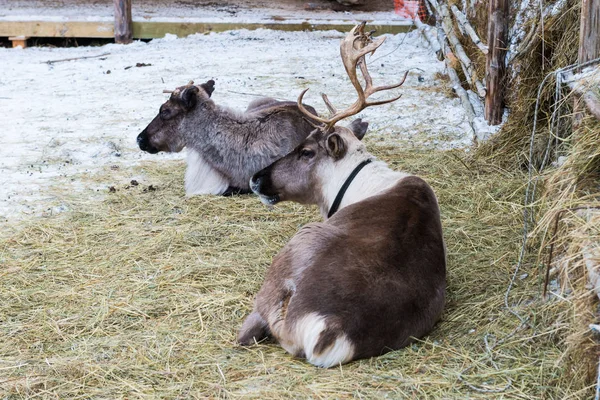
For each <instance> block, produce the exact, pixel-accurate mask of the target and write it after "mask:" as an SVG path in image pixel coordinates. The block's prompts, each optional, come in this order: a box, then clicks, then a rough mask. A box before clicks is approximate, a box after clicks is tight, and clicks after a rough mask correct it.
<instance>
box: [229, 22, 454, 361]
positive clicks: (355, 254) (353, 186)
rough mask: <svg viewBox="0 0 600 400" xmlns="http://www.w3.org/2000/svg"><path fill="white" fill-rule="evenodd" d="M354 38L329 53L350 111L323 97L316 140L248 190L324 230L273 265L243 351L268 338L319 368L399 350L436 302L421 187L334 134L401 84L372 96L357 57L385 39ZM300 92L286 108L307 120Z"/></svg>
mask: <svg viewBox="0 0 600 400" xmlns="http://www.w3.org/2000/svg"><path fill="white" fill-rule="evenodd" d="M364 28H365V24H364V23H363V24H361V25H357V26H356V27H354V28H353V29H352V31H351V32H350V33H348V35H347V36H346V37H345V38H344V39H343V40H342V43H341V51H340V52H341V56H342V60H343V63H344V67H345V69H346V72H347V74H348V76H349V78H350V81H351V82H352V84H353V86H354V88H355V89H356V91H357V93H358V100H356V102H355V103H354V104H353V105H352V106H351V107H350V108H348V109H347V110H343V111H336V110H335V108H334V107H333V105H332V104H331V103H330V102H329V100H328V99H327V97H326V96H324V97H323V98H324V100H325V103H326V105H327V107H328V108H329V110H330V111H331V112H332V114H333V115H332V116H331V117H330V118H328V119H326V118H321V117H319V118H318V121H319V122H321V124H322V125H321V126H320V127H319V128H318V129H317V130H315V131H313V132H312V133H311V135H310V136H309V137H308V138H307V139H306V140H305V141H304V142H302V143H301V144H300V146H298V147H297V148H296V149H295V150H294V151H293V152H292V153H290V154H289V155H287V156H286V157H284V158H282V159H280V160H278V161H276V162H274V163H273V164H271V165H270V166H268V167H267V168H265V169H263V170H261V171H259V172H258V173H256V174H255V175H254V176H253V178H252V180H251V184H250V185H251V188H252V190H254V192H255V193H257V194H258V195H259V196H260V198H261V199H262V201H263V202H264V203H266V204H269V205H272V204H275V203H277V202H280V201H285V200H289V201H296V202H300V203H308V204H317V205H319V207H320V209H321V213H322V214H323V217H324V218H325V221H324V222H322V223H311V224H308V225H306V226H304V227H303V228H302V229H300V231H299V232H298V233H297V234H296V235H295V236H294V237H293V238H292V239H291V240H290V242H289V243H288V244H287V245H286V246H285V247H284V248H283V249H282V250H281V251H280V252H279V254H278V255H277V256H276V257H275V259H274V260H273V263H272V265H271V267H270V268H269V270H268V271H267V275H266V278H265V281H264V283H263V286H262V288H261V289H260V291H259V293H258V295H257V297H256V300H255V304H254V309H253V311H252V313H251V314H250V315H249V316H248V317H247V318H246V320H245V321H244V324H243V325H242V328H241V330H240V332H239V335H238V341H239V343H240V344H242V345H251V344H253V343H255V342H257V341H260V340H263V339H265V338H267V337H269V336H273V337H274V338H275V339H277V341H279V343H280V344H281V345H282V346H283V348H284V349H286V350H287V351H288V352H290V353H291V354H293V355H294V356H297V357H305V358H306V359H307V360H308V361H309V362H310V363H312V364H314V365H317V366H320V367H331V366H335V365H338V364H341V363H346V362H349V361H351V360H355V359H360V358H366V357H372V356H378V355H380V354H383V353H385V352H388V351H390V350H394V349H399V348H401V347H404V346H406V345H408V344H409V343H411V342H412V341H413V340H414V338H419V337H421V336H423V335H425V334H427V333H428V332H429V331H430V330H431V329H432V328H433V326H434V324H435V323H436V322H437V321H438V319H439V318H440V315H441V313H442V310H443V307H444V301H445V291H446V254H445V247H444V240H443V236H442V226H441V221H440V212H439V207H438V203H437V200H436V197H435V194H434V193H433V190H432V189H431V187H430V186H429V185H428V184H427V183H426V182H425V181H423V180H422V179H421V178H418V177H416V176H412V175H409V174H407V173H404V172H397V171H393V170H391V169H389V168H388V167H387V165H386V164H385V163H383V162H382V161H378V160H376V159H375V157H374V156H372V155H371V154H369V153H368V152H367V150H366V148H365V146H364V145H363V144H362V142H361V141H360V139H361V138H360V137H357V136H356V135H354V134H353V133H352V132H351V131H350V130H349V129H347V128H344V127H339V126H335V124H336V123H337V122H338V121H340V120H342V119H343V118H346V117H349V116H352V115H355V114H357V113H358V112H360V111H361V110H363V109H364V108H366V107H369V106H373V105H378V104H384V103H388V102H391V101H394V100H396V99H397V97H396V98H394V99H391V100H383V101H372V102H369V101H367V99H368V98H369V96H371V95H372V94H373V93H376V92H379V91H383V90H388V89H392V88H395V87H399V86H400V85H402V83H403V82H404V79H403V80H402V82H400V83H399V84H397V85H392V86H382V87H373V84H372V80H371V77H370V75H369V72H368V70H367V65H366V63H365V60H364V56H365V55H366V54H368V53H372V52H374V51H375V50H376V49H377V48H378V47H379V46H381V44H382V43H383V41H384V39H385V38H384V37H382V38H379V39H377V40H375V41H373V39H372V38H371V34H372V33H365V32H364ZM357 65H358V67H359V69H360V71H361V73H362V75H363V77H364V81H365V88H364V89H363V87H362V86H361V84H360V82H359V80H358V77H357V74H356V67H357ZM404 78H406V74H405V75H404ZM305 92H306V90H305V91H304V92H302V94H301V95H300V97H299V98H298V107H299V109H300V110H302V111H303V112H304V113H308V110H305V109H304V107H303V106H302V98H303V95H304V93H305ZM315 119H316V118H315Z"/></svg>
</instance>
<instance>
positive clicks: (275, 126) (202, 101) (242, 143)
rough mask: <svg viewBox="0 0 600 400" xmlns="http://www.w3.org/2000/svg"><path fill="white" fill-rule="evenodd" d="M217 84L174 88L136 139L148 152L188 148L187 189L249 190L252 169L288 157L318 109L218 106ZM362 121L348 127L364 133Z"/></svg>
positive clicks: (278, 104)
mask: <svg viewBox="0 0 600 400" xmlns="http://www.w3.org/2000/svg"><path fill="white" fill-rule="evenodd" d="M214 89H215V82H214V81H213V80H209V81H207V82H205V83H202V84H200V85H194V83H193V82H190V83H188V84H187V85H185V86H181V87H178V88H177V89H175V90H174V91H172V92H170V91H167V92H169V93H171V97H170V98H169V100H168V101H167V102H165V103H164V104H163V105H162V106H161V107H160V111H159V113H158V115H157V116H156V117H154V119H153V120H152V122H150V124H149V125H148V126H147V127H146V129H144V130H143V131H142V133H140V134H139V135H138V137H137V143H138V145H139V147H140V149H141V150H143V151H147V152H148V153H158V152H159V151H165V152H179V151H181V150H182V149H183V148H184V147H187V151H188V154H187V169H186V173H185V191H186V194H187V195H188V196H191V195H197V194H218V195H230V194H236V193H250V188H249V185H248V182H249V181H250V178H251V177H252V175H253V174H254V173H256V172H257V171H259V170H261V169H262V168H264V167H266V166H267V165H269V164H271V163H272V162H274V161H275V160H277V159H279V158H281V157H283V156H285V155H286V154H288V153H289V152H291V151H292V150H293V149H294V148H295V147H296V146H297V145H299V144H300V143H301V142H302V141H303V140H304V139H305V138H306V137H307V136H308V135H309V134H310V133H311V131H312V130H313V129H314V127H315V125H314V122H315V121H313V120H312V118H311V117H310V116H311V115H314V116H317V113H316V111H315V109H314V108H312V107H310V106H308V105H305V107H306V109H307V110H308V111H309V113H308V116H307V115H305V114H303V113H302V112H301V111H300V110H299V108H298V105H297V103H296V102H291V101H278V100H275V99H272V98H269V97H262V98H259V99H257V100H255V101H253V102H251V103H250V105H249V106H248V108H247V109H246V111H244V112H239V111H236V110H232V109H230V108H227V107H223V106H219V105H217V104H215V102H214V101H213V100H212V99H211V98H210V97H211V95H212V93H213V91H214ZM367 127H368V123H367V122H362V120H361V119H356V120H354V121H353V122H352V123H351V124H350V126H349V128H350V129H351V130H352V131H353V132H355V133H356V134H357V135H360V136H362V135H364V133H365V132H366V130H367Z"/></svg>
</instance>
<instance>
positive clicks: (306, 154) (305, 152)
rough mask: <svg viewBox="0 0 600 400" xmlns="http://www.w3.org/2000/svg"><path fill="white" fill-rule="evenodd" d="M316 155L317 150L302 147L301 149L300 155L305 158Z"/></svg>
mask: <svg viewBox="0 0 600 400" xmlns="http://www.w3.org/2000/svg"><path fill="white" fill-rule="evenodd" d="M314 156H315V152H314V151H312V150H310V149H302V150H301V151H300V157H303V158H309V159H310V158H313V157H314Z"/></svg>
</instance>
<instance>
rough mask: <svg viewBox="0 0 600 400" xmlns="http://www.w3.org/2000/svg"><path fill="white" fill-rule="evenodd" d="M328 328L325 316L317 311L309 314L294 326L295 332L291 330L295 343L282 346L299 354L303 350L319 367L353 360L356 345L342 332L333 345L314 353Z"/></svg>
mask: <svg viewBox="0 0 600 400" xmlns="http://www.w3.org/2000/svg"><path fill="white" fill-rule="evenodd" d="M326 328H327V325H326V322H325V317H322V316H320V315H318V314H317V313H310V314H307V315H305V316H304V317H302V318H301V319H300V320H298V321H297V322H296V323H295V325H294V327H293V332H291V333H292V335H291V336H292V337H293V340H292V342H293V345H292V346H289V345H288V346H283V343H282V346H283V347H284V348H285V349H286V350H287V351H288V352H290V353H292V354H297V353H299V351H298V350H303V352H304V355H305V356H306V360H307V361H308V362H309V363H311V364H313V365H316V366H317V367H323V368H329V367H333V366H336V365H339V364H344V363H346V362H348V361H350V360H352V356H353V355H354V346H353V345H352V343H351V342H350V340H349V339H348V338H347V337H346V335H344V334H343V333H341V332H340V334H339V335H338V337H337V338H336V339H335V341H334V342H333V344H332V345H331V346H329V347H328V348H326V349H325V350H324V351H323V352H322V353H320V354H315V353H314V348H315V346H316V345H317V343H318V341H319V338H320V337H321V333H322V332H323V331H324V330H325V329H326Z"/></svg>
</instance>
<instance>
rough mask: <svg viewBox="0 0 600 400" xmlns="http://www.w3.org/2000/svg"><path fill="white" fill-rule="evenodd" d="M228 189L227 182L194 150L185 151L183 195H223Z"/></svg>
mask: <svg viewBox="0 0 600 400" xmlns="http://www.w3.org/2000/svg"><path fill="white" fill-rule="evenodd" d="M228 187H229V180H227V178H225V176H223V174H221V173H220V172H219V171H217V170H216V169H214V168H213V167H212V166H211V165H210V164H209V163H207V162H206V160H204V158H203V157H202V156H201V155H200V153H198V152H197V151H195V150H192V149H189V148H188V149H187V169H186V170H185V194H186V195H187V196H193V195H197V194H223V193H224V192H225V191H226V190H227V188H228Z"/></svg>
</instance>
